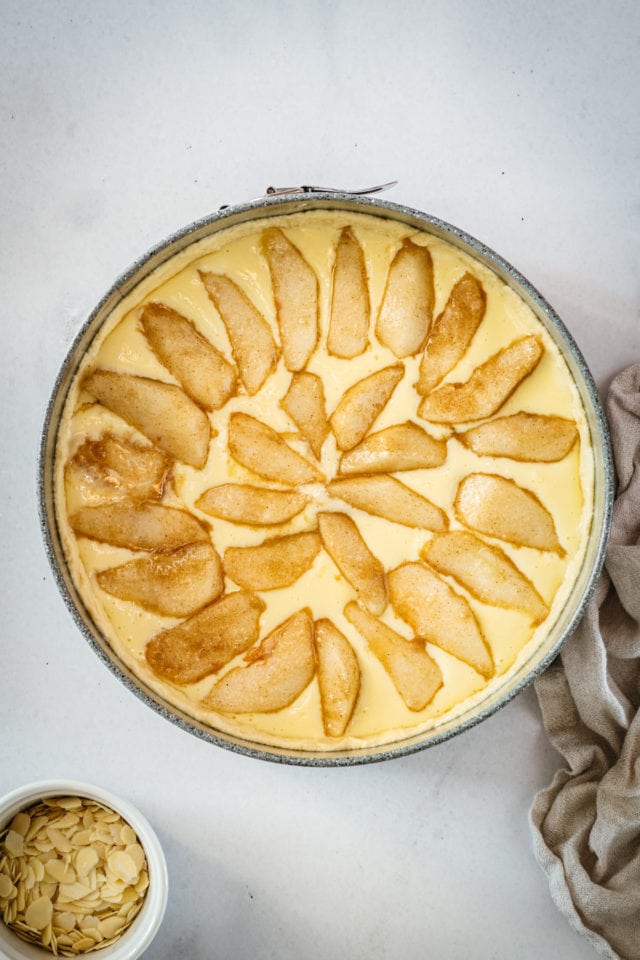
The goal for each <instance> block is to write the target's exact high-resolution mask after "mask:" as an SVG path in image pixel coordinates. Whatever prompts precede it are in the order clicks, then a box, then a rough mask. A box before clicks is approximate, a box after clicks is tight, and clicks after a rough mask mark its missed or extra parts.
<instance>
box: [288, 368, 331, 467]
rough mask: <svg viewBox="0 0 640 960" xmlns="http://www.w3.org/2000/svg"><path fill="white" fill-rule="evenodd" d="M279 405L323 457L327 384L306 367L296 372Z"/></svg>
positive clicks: (316, 453)
mask: <svg viewBox="0 0 640 960" xmlns="http://www.w3.org/2000/svg"><path fill="white" fill-rule="evenodd" d="M280 405H281V407H282V408H283V409H284V410H286V412H287V413H288V414H289V416H290V417H291V419H292V420H293V422H294V423H295V425H296V427H297V428H298V430H299V431H300V433H301V434H302V436H303V437H304V439H305V440H306V441H307V442H308V443H309V446H310V447H311V449H312V450H313V452H314V454H315V456H316V457H317V458H318V459H320V451H321V450H322V444H323V443H324V441H325V440H326V439H327V437H328V435H329V421H328V420H327V411H326V406H325V399H324V387H323V386H322V380H321V379H320V377H318V376H316V374H315V373H307V372H306V371H302V372H301V373H294V374H293V376H292V377H291V383H290V384H289V389H288V390H287V392H286V393H285V395H284V397H283V398H282V400H281V401H280Z"/></svg>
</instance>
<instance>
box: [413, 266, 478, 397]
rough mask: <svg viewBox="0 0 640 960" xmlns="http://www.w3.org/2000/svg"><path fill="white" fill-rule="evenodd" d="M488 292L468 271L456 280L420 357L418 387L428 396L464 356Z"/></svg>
mask: <svg viewBox="0 0 640 960" xmlns="http://www.w3.org/2000/svg"><path fill="white" fill-rule="evenodd" d="M486 305H487V296H486V294H485V292H484V290H483V289H482V285H481V284H480V281H479V280H476V278H475V277H474V276H473V274H471V273H465V274H464V275H463V276H462V277H461V278H460V279H459V280H458V282H457V283H456V284H455V286H454V287H453V290H452V291H451V293H450V294H449V299H448V300H447V303H446V305H445V308H444V310H443V311H442V313H441V314H440V315H439V316H438V317H437V318H436V319H435V320H434V322H433V326H432V327H431V330H430V331H429V337H428V339H427V344H426V346H425V348H424V353H423V354H422V360H421V361H420V377H419V379H418V382H417V383H416V390H417V391H418V393H421V394H422V395H423V396H425V395H426V394H427V393H429V392H430V391H431V390H433V388H434V387H435V386H436V385H437V384H438V383H440V381H441V380H442V378H443V377H445V376H446V375H447V374H448V373H449V370H453V368H454V367H455V365H456V363H457V362H458V361H459V360H460V359H461V358H462V357H463V356H464V354H465V351H466V349H467V347H468V346H469V344H470V343H471V340H472V338H473V335H474V333H475V332H476V330H477V329H478V326H479V324H480V321H481V320H482V318H483V317H484V312H485V309H486Z"/></svg>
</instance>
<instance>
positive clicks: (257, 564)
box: [224, 531, 321, 590]
mask: <svg viewBox="0 0 640 960" xmlns="http://www.w3.org/2000/svg"><path fill="white" fill-rule="evenodd" d="M320 546H321V541H320V536H319V534H317V533H316V532H314V531H309V532H304V533H293V534H291V535H290V536H288V537H272V538H271V539H269V540H265V541H264V543H261V544H259V546H257V547H229V548H228V549H227V550H226V552H225V555H224V571H225V573H226V575H227V576H228V577H229V578H230V579H231V580H233V581H234V583H237V584H238V586H240V587H245V589H247V590H275V589H278V588H280V587H289V586H291V584H292V583H295V582H296V580H298V579H299V578H300V577H301V576H302V574H303V573H306V571H307V570H308V569H309V568H310V567H311V564H312V563H313V561H314V560H315V558H316V556H317V555H318V553H319V551H320Z"/></svg>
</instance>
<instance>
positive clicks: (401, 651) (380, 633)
mask: <svg viewBox="0 0 640 960" xmlns="http://www.w3.org/2000/svg"><path fill="white" fill-rule="evenodd" d="M344 615H345V617H346V618H347V620H348V621H349V623H351V624H353V626H354V627H355V628H356V630H357V631H358V633H361V634H362V636H363V637H364V638H365V640H366V641H367V643H368V644H369V648H370V650H371V652H372V653H373V654H374V656H375V657H377V658H378V660H379V661H380V663H381V664H382V666H383V667H384V668H385V670H386V671H387V673H388V674H389V676H390V677H391V679H392V681H393V685H394V686H395V688H396V690H397V691H398V693H399V694H400V696H401V697H402V699H403V700H404V702H405V704H406V705H407V707H408V708H409V710H424V708H425V707H426V706H427V705H428V704H429V703H431V701H432V700H433V698H434V696H435V695H436V693H437V692H438V690H439V689H440V687H441V686H442V671H441V670H440V667H439V666H438V664H437V663H436V662H435V660H434V659H433V658H432V657H430V656H429V654H428V653H427V651H426V650H425V649H424V644H421V643H418V642H416V641H415V640H406V639H405V638H404V637H401V636H400V634H399V633H396V631H395V630H392V629H391V627H388V626H387V625H386V623H383V622H382V620H378V618H377V617H374V616H372V615H371V614H370V613H367V611H366V610H362V609H361V608H360V607H359V606H358V604H357V603H354V602H353V601H352V602H351V603H348V604H347V606H346V607H345V610H344Z"/></svg>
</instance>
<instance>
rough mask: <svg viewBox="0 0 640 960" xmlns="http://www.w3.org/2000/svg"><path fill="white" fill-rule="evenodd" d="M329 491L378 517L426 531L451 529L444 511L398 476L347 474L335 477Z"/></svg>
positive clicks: (328, 487)
mask: <svg viewBox="0 0 640 960" xmlns="http://www.w3.org/2000/svg"><path fill="white" fill-rule="evenodd" d="M327 490H328V491H329V493H330V494H332V495H333V496H334V497H338V498H339V499H340V500H344V502H345V503H348V504H350V505H351V506H352V507H357V508H358V509H359V510H364V511H365V512H366V513H371V514H373V515H374V516H375V517H384V519H385V520H391V521H392V522H393V523H401V524H403V525H404V526H406V527H420V528H422V529H424V530H434V531H439V530H447V529H448V527H449V520H448V518H447V515H446V513H445V512H444V510H441V509H440V507H437V506H436V505H435V503H431V501H430V500H427V499H426V497H422V496H420V494H419V493H416V492H415V490H412V489H411V487H407V486H406V484H404V483H402V482H401V481H400V480H396V479H395V477H389V476H387V475H385V474H381V475H380V476H373V477H368V476H361V477H347V478H345V479H344V480H332V481H331V483H328V484H327Z"/></svg>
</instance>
